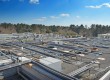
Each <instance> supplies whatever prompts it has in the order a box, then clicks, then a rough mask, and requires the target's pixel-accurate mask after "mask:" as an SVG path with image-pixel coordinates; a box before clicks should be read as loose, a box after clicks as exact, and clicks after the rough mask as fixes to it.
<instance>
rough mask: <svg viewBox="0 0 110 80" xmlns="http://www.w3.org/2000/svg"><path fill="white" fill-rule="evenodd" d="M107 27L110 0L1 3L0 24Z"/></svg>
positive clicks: (14, 0)
mask: <svg viewBox="0 0 110 80" xmlns="http://www.w3.org/2000/svg"><path fill="white" fill-rule="evenodd" d="M3 22H7V23H26V24H45V25H67V26H69V25H70V24H76V25H77V24H78V25H80V24H84V25H86V24H87V25H91V24H103V25H110V0H0V23H3Z"/></svg>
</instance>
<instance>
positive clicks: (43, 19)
mask: <svg viewBox="0 0 110 80" xmlns="http://www.w3.org/2000/svg"><path fill="white" fill-rule="evenodd" d="M46 19H47V17H41V18H38V19H34V20H37V21H46Z"/></svg>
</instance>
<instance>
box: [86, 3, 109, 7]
mask: <svg viewBox="0 0 110 80" xmlns="http://www.w3.org/2000/svg"><path fill="white" fill-rule="evenodd" d="M102 7H108V8H110V3H103V4H101V5H96V6H86V8H102Z"/></svg>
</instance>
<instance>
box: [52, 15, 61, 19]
mask: <svg viewBox="0 0 110 80" xmlns="http://www.w3.org/2000/svg"><path fill="white" fill-rule="evenodd" d="M50 18H51V19H57V18H59V17H56V16H50Z"/></svg>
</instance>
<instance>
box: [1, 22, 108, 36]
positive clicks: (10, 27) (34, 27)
mask: <svg viewBox="0 0 110 80" xmlns="http://www.w3.org/2000/svg"><path fill="white" fill-rule="evenodd" d="M23 32H34V33H38V34H45V33H55V34H61V35H65V36H67V37H75V36H78V35H82V36H84V37H96V36H97V35H98V34H104V33H109V32H110V26H109V25H100V24H92V25H91V26H89V27H88V26H87V25H83V24H81V25H74V24H71V25H70V26H56V25H51V26H46V25H42V24H31V25H28V24H23V23H18V24H12V23H1V24H0V33H23Z"/></svg>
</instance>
